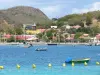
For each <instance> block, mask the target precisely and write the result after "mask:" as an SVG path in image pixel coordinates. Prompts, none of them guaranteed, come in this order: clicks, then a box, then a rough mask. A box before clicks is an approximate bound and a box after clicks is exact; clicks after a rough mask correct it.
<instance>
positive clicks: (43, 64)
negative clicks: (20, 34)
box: [0, 45, 100, 75]
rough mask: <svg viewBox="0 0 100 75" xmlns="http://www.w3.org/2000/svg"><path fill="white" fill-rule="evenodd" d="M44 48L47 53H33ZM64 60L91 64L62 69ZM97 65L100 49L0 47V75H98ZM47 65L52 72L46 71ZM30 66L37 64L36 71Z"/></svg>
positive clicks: (80, 47) (78, 46)
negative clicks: (77, 60)
mask: <svg viewBox="0 0 100 75" xmlns="http://www.w3.org/2000/svg"><path fill="white" fill-rule="evenodd" d="M44 47H47V48H48V50H47V51H35V49H36V48H44ZM67 57H72V58H73V59H78V58H87V57H88V58H91V61H90V62H89V63H88V66H84V64H75V67H72V66H71V64H67V66H66V67H62V63H64V62H65V60H66V58H67ZM96 61H100V46H82V45H77V46H71V45H58V46H46V45H45V46H33V47H31V48H24V47H21V46H0V65H3V66H4V69H3V70H0V75H56V74H57V75H100V66H96V65H95V62H96ZM48 63H52V68H48V66H47V65H48ZM16 64H20V66H21V68H20V70H18V69H16ZM32 64H36V66H37V68H36V69H32Z"/></svg>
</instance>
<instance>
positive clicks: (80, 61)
mask: <svg viewBox="0 0 100 75" xmlns="http://www.w3.org/2000/svg"><path fill="white" fill-rule="evenodd" d="M89 61H90V58H83V59H76V60H74V59H71V58H68V59H67V60H66V61H65V63H72V62H73V63H85V62H86V63H88V62H89Z"/></svg>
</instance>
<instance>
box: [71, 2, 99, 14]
mask: <svg viewBox="0 0 100 75" xmlns="http://www.w3.org/2000/svg"><path fill="white" fill-rule="evenodd" d="M84 7H85V8H82V9H78V8H73V9H72V13H85V12H89V11H96V10H100V2H95V3H93V4H89V5H86V6H84Z"/></svg>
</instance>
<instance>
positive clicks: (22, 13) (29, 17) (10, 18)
mask: <svg viewBox="0 0 100 75" xmlns="http://www.w3.org/2000/svg"><path fill="white" fill-rule="evenodd" d="M0 20H6V21H7V22H8V23H9V24H15V23H17V24H33V23H34V22H35V23H40V24H46V23H49V22H50V19H49V18H48V17H47V16H46V15H45V14H44V13H43V12H42V11H41V10H39V9H37V8H33V7H29V6H17V7H12V8H9V9H6V10H0Z"/></svg>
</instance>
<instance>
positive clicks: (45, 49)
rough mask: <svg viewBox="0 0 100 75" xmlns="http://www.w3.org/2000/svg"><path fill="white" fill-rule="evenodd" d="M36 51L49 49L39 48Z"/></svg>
mask: <svg viewBox="0 0 100 75" xmlns="http://www.w3.org/2000/svg"><path fill="white" fill-rule="evenodd" d="M36 51H47V48H37V49H36Z"/></svg>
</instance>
